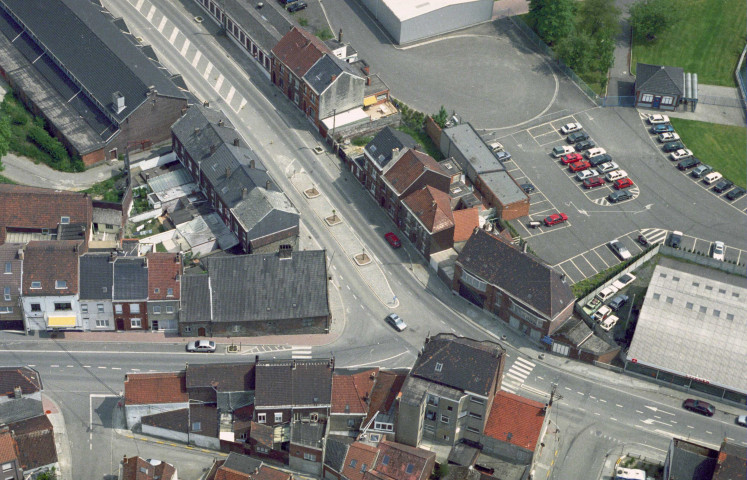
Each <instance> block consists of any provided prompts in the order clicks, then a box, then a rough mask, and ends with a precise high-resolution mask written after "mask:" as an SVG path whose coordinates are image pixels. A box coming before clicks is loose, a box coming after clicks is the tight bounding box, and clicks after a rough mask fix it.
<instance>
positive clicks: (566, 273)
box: [558, 265, 576, 284]
mask: <svg viewBox="0 0 747 480" xmlns="http://www.w3.org/2000/svg"><path fill="white" fill-rule="evenodd" d="M558 268H560V269H561V270H563V273H564V274H565V276H566V277H568V278H569V279H570V280H571V283H572V284H573V283H576V281H575V280H573V277H572V276H571V275H569V274H568V272H566V271H565V268H563V267H561V266H560V265H558Z"/></svg>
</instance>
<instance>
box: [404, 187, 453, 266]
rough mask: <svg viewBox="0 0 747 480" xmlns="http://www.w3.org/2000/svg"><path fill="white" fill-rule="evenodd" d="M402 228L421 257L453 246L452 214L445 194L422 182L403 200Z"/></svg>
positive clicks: (449, 201)
mask: <svg viewBox="0 0 747 480" xmlns="http://www.w3.org/2000/svg"><path fill="white" fill-rule="evenodd" d="M402 204H403V206H404V211H405V216H404V220H403V222H402V230H403V232H404V234H405V236H406V237H407V238H409V239H410V241H411V242H412V244H413V245H414V246H415V248H416V249H417V250H418V251H419V252H420V253H422V254H423V255H424V256H425V258H430V255H431V253H436V252H440V251H441V250H446V249H448V248H451V247H452V246H454V214H453V213H452V211H451V198H450V197H449V194H448V193H445V192H442V191H440V190H437V189H435V188H433V187H431V186H430V185H426V186H425V187H423V188H421V189H420V190H416V191H415V192H413V193H411V194H410V195H408V196H407V197H406V198H405V199H404V200H403V201H402Z"/></svg>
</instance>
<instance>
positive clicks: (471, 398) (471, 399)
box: [469, 397, 485, 405]
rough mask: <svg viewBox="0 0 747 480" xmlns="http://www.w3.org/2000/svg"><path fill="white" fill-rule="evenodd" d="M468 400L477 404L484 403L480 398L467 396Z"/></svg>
mask: <svg viewBox="0 0 747 480" xmlns="http://www.w3.org/2000/svg"><path fill="white" fill-rule="evenodd" d="M469 401H470V402H472V403H476V404H478V405H485V400H483V399H482V398H477V397H469Z"/></svg>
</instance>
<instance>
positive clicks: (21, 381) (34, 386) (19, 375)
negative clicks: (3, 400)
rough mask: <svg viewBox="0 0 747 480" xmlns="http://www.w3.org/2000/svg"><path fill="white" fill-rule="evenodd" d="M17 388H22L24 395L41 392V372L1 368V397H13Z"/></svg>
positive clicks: (17, 368)
mask: <svg viewBox="0 0 747 480" xmlns="http://www.w3.org/2000/svg"><path fill="white" fill-rule="evenodd" d="M15 387H21V393H22V394H23V395H30V394H32V393H36V392H39V391H41V390H42V389H43V388H42V381H41V378H40V376H39V372H37V371H36V370H34V369H33V368H31V367H0V396H2V397H7V396H11V395H13V389H14V388H15Z"/></svg>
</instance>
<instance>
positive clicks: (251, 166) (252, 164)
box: [249, 160, 255, 168]
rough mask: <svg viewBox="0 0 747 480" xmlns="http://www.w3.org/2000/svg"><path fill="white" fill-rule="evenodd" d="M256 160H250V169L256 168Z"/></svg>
mask: <svg viewBox="0 0 747 480" xmlns="http://www.w3.org/2000/svg"><path fill="white" fill-rule="evenodd" d="M254 165H255V164H254V160H249V168H254Z"/></svg>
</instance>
